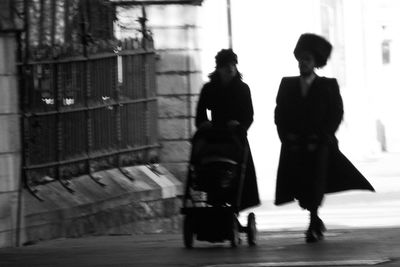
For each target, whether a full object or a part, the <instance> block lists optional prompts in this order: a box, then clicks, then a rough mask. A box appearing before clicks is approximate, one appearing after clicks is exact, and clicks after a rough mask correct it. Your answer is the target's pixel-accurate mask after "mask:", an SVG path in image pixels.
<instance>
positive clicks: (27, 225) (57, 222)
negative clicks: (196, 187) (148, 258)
mask: <svg viewBox="0 0 400 267" xmlns="http://www.w3.org/2000/svg"><path fill="white" fill-rule="evenodd" d="M124 169H125V171H126V173H128V174H129V176H130V177H132V178H133V179H134V180H133V181H131V180H129V179H128V178H127V177H126V176H124V174H122V173H121V172H120V171H119V170H117V169H112V170H107V171H102V172H98V173H96V174H95V176H96V177H100V181H101V182H102V183H104V184H106V186H104V187H102V186H100V185H99V184H96V183H95V182H94V181H93V180H91V179H90V177H88V176H81V177H76V178H74V179H72V180H71V188H72V189H73V190H74V191H75V192H74V193H70V192H68V191H67V190H66V189H65V188H64V187H62V186H61V185H60V184H59V183H58V182H51V183H49V184H46V185H41V186H39V187H37V188H36V189H38V196H39V197H41V198H42V199H43V201H39V200H38V199H36V198H35V197H34V196H32V195H31V194H30V193H29V192H27V191H24V192H23V198H24V223H23V227H22V236H23V238H22V240H21V243H26V242H35V241H40V240H48V239H54V238H61V237H79V236H85V235H104V234H134V233H158V232H176V231H177V230H178V229H180V224H179V222H180V205H181V200H180V199H179V198H178V197H177V196H179V195H182V191H183V185H182V183H181V182H180V181H179V180H177V179H176V178H175V177H174V176H173V175H172V174H171V173H170V172H168V171H167V170H166V169H165V168H163V167H162V166H160V165H151V166H147V165H146V166H143V165H142V166H132V167H127V168H124Z"/></svg>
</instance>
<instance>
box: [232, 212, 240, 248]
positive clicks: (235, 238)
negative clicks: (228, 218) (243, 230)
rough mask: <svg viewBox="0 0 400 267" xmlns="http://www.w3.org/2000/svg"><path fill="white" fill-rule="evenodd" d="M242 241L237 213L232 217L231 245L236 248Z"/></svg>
mask: <svg viewBox="0 0 400 267" xmlns="http://www.w3.org/2000/svg"><path fill="white" fill-rule="evenodd" d="M239 243H240V236H239V221H238V220H237V218H236V215H233V218H232V232H231V247H232V248H236V247H237V246H238V245H239Z"/></svg>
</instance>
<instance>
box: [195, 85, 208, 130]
mask: <svg viewBox="0 0 400 267" xmlns="http://www.w3.org/2000/svg"><path fill="white" fill-rule="evenodd" d="M207 92H208V87H207V85H205V86H203V88H202V89H201V91H200V96H199V101H198V102H197V108H196V120H195V123H196V127H197V128H199V126H200V125H201V124H202V123H203V122H205V121H209V120H208V118H207V106H208V93H207Z"/></svg>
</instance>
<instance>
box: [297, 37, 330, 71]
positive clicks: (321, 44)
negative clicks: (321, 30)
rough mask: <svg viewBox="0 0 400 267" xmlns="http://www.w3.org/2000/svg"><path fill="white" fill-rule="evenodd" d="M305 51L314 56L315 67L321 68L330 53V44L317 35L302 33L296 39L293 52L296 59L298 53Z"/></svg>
mask: <svg viewBox="0 0 400 267" xmlns="http://www.w3.org/2000/svg"><path fill="white" fill-rule="evenodd" d="M305 51H307V52H310V53H311V54H312V55H313V56H314V58H315V64H316V67H317V68H321V67H323V66H325V65H326V62H327V61H328V58H329V56H330V55H331V52H332V45H331V44H330V43H329V42H328V41H327V40H326V39H325V38H323V37H321V36H319V35H316V34H313V33H304V34H302V35H301V36H300V38H299V40H298V41H297V44H296V47H295V49H294V51H293V53H294V56H295V57H296V59H298V57H299V56H300V54H301V53H302V52H305Z"/></svg>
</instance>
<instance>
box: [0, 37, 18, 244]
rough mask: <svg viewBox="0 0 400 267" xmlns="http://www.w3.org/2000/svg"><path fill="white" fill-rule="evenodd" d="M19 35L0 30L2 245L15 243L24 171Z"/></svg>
mask: <svg viewBox="0 0 400 267" xmlns="http://www.w3.org/2000/svg"><path fill="white" fill-rule="evenodd" d="M15 56H16V34H15V33H13V32H12V31H2V30H1V29H0V247H5V246H14V245H15V244H16V242H17V241H16V236H17V234H16V232H17V228H18V218H19V214H18V213H19V210H20V209H19V203H20V201H19V200H20V197H19V186H20V185H19V181H20V170H21V143H20V119H19V114H18V87H17V71H16V63H15V61H16V58H15Z"/></svg>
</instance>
